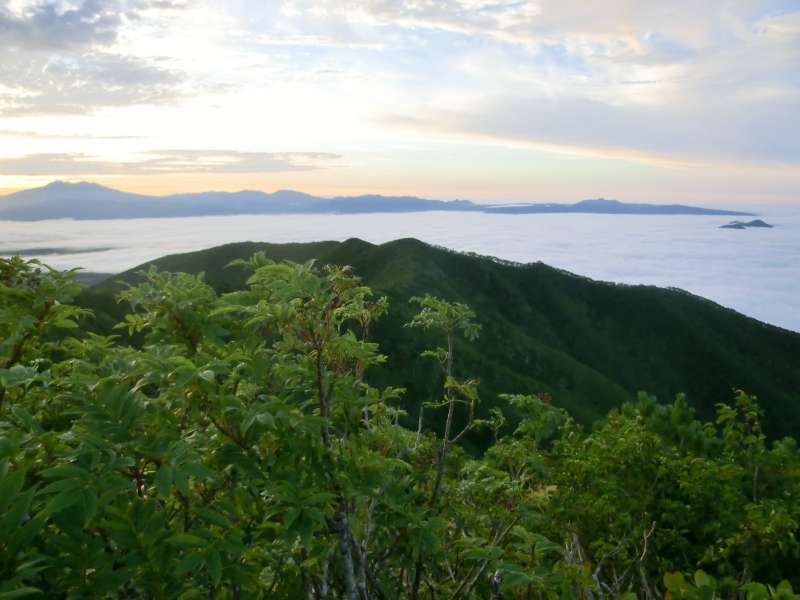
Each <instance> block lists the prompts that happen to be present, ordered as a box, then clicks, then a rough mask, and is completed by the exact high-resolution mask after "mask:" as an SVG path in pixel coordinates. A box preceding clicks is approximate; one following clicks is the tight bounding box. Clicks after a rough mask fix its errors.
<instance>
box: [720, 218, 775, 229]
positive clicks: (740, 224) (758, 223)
mask: <svg viewBox="0 0 800 600" xmlns="http://www.w3.org/2000/svg"><path fill="white" fill-rule="evenodd" d="M751 227H761V228H762V229H764V228H766V229H772V228H773V227H774V225H770V224H769V223H766V222H765V221H762V220H761V219H753V220H752V221H747V222H744V221H731V222H730V223H728V224H727V225H720V229H749V228H751Z"/></svg>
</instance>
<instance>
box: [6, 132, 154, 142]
mask: <svg viewBox="0 0 800 600" xmlns="http://www.w3.org/2000/svg"><path fill="white" fill-rule="evenodd" d="M0 137H17V138H31V139H37V140H139V139H142V136H139V135H95V134H93V133H43V132H40V131H24V130H17V129H0Z"/></svg>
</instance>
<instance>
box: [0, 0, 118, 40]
mask: <svg viewBox="0 0 800 600" xmlns="http://www.w3.org/2000/svg"><path fill="white" fill-rule="evenodd" d="M118 7H119V6H118V4H117V3H115V2H104V1H102V0H85V1H84V2H83V3H81V4H80V5H78V7H77V8H68V9H66V10H59V8H58V6H57V5H56V4H55V3H52V2H51V3H41V4H35V5H33V6H28V7H26V8H25V9H24V10H23V11H22V12H21V14H14V13H13V12H12V11H11V10H10V9H9V8H8V7H3V6H0V32H2V41H3V46H4V48H5V49H8V48H17V49H21V50H24V51H31V50H36V49H39V50H64V49H74V48H78V49H82V48H88V47H91V46H94V45H98V44H99V45H109V44H111V43H113V42H114V41H116V39H117V33H118V31H119V28H120V26H121V25H122V15H121V14H120V12H119V11H118V10H115V8H118Z"/></svg>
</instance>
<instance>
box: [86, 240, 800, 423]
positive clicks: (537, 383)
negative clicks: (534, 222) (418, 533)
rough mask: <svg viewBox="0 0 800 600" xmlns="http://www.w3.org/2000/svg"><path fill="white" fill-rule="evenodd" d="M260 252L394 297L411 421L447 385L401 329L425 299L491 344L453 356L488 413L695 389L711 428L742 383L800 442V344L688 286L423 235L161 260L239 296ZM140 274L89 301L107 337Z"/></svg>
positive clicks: (413, 334) (388, 335)
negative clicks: (500, 402)
mask: <svg viewBox="0 0 800 600" xmlns="http://www.w3.org/2000/svg"><path fill="white" fill-rule="evenodd" d="M259 250H261V251H264V252H265V253H266V254H267V256H269V257H271V258H273V259H276V260H293V261H305V260H308V259H310V258H316V259H318V260H319V261H321V262H324V263H335V264H349V265H352V266H353V267H354V268H355V270H356V272H357V273H358V274H359V275H361V276H362V277H363V279H364V281H365V283H366V284H367V285H370V286H371V287H372V288H373V289H374V290H376V291H377V292H380V293H382V294H386V295H387V296H389V299H390V301H391V311H390V315H389V316H388V317H386V318H384V320H383V321H382V322H380V323H379V324H378V325H377V326H376V327H375V337H376V339H377V340H378V341H379V342H380V344H381V347H382V349H383V350H384V351H385V352H386V353H387V354H389V355H390V356H391V357H392V362H391V363H390V364H388V365H387V366H386V367H385V368H384V369H383V370H382V371H381V372H379V373H374V374H373V378H374V379H375V380H379V382H380V383H388V384H393V385H402V386H405V387H406V388H408V394H407V397H408V398H409V404H410V405H409V406H408V409H409V411H410V412H411V413H414V412H415V410H416V404H417V403H418V402H419V400H420V399H428V398H430V397H431V395H433V394H436V393H437V390H439V389H441V388H440V383H441V382H440V380H439V378H438V376H437V373H436V371H435V370H434V368H433V366H432V365H431V364H429V363H426V362H425V361H424V360H422V359H419V358H417V357H418V354H419V352H420V351H421V349H422V348H423V346H424V343H425V340H424V339H422V338H421V337H420V333H419V332H418V331H409V330H407V329H404V328H403V327H402V324H403V323H404V322H406V321H407V320H408V319H409V318H410V316H411V314H412V313H413V308H412V307H410V306H409V305H408V298H409V297H411V296H413V295H421V294H424V293H426V292H429V293H431V294H434V295H437V296H440V297H442V298H445V299H448V300H455V301H461V302H465V303H467V304H469V305H470V306H472V307H473V308H474V309H475V311H476V312H477V314H478V319H479V321H480V322H481V323H482V325H483V332H482V335H481V338H480V340H479V342H478V343H477V344H475V345H473V346H463V347H457V349H456V352H457V355H456V361H457V366H458V369H457V370H459V371H460V374H462V375H470V376H477V377H479V378H480V380H481V394H482V398H483V399H484V408H486V407H488V406H491V405H492V404H494V403H496V395H497V393H499V392H531V391H535V392H546V393H548V394H550V395H551V396H552V398H553V401H554V402H555V403H556V404H558V405H560V406H563V407H565V408H567V409H568V410H570V411H571V412H572V413H573V415H575V417H576V418H578V419H579V420H580V421H582V422H584V423H589V422H591V421H592V420H594V419H596V418H598V417H600V416H601V415H603V414H604V413H605V412H606V411H607V410H608V409H609V408H611V407H613V406H616V405H618V404H619V403H621V402H623V401H624V400H627V399H630V398H632V397H633V396H634V395H635V393H636V392H637V391H638V390H646V391H648V392H649V393H651V394H655V395H657V396H658V397H659V398H660V399H662V400H669V399H671V398H672V397H673V396H674V395H675V394H677V393H679V392H685V393H686V394H687V395H688V397H689V400H690V402H691V403H692V404H693V405H694V406H695V407H696V408H697V410H698V412H699V415H700V417H701V418H705V419H708V418H711V417H712V415H713V407H714V404H715V403H716V402H721V401H727V400H728V399H729V398H730V397H731V388H734V387H738V388H742V389H745V390H747V391H748V392H750V393H751V394H755V395H757V396H758V397H759V399H760V402H761V404H762V406H763V407H764V408H766V410H767V427H768V432H769V433H770V434H772V435H795V434H796V431H797V428H798V426H800V334H797V333H793V332H790V331H786V330H783V329H780V328H777V327H773V326H769V325H765V324H763V323H760V322H758V321H756V320H754V319H750V318H748V317H745V316H743V315H741V314H739V313H736V312H734V311H732V310H728V309H725V308H723V307H721V306H719V305H717V304H714V303H713V302H710V301H708V300H705V299H702V298H699V297H697V296H693V295H691V294H688V293H686V292H682V291H680V290H672V289H663V288H656V287H651V286H627V285H616V284H610V283H603V282H597V281H592V280H590V279H586V278H583V277H578V276H575V275H572V274H570V273H567V272H564V271H561V270H558V269H554V268H552V267H548V266H547V265H544V264H541V263H534V264H528V265H513V264H509V263H503V262H500V261H497V260H495V259H492V258H488V257H481V256H474V255H466V254H460V253H455V252H451V251H448V250H444V249H440V248H436V247H432V246H429V245H426V244H424V243H422V242H420V241H417V240H413V239H404V240H397V241H394V242H390V243H387V244H382V245H373V244H369V243H367V242H364V241H361V240H357V239H351V240H347V241H346V242H341V243H339V242H318V243H313V244H280V245H278V244H264V243H239V244H229V245H225V246H220V247H218V248H212V249H209V250H203V251H200V252H192V253H188V254H180V255H173V256H168V257H164V258H161V259H159V260H156V261H154V262H153V263H152V264H156V265H157V266H158V267H159V268H161V269H164V270H170V271H185V272H190V273H196V272H200V271H204V272H205V273H206V279H207V281H208V282H209V283H210V284H211V285H213V286H214V287H215V288H216V289H217V290H219V291H230V290H233V289H236V288H238V287H241V286H242V285H243V283H244V281H245V279H246V276H247V274H246V273H245V272H243V271H241V270H238V269H226V268H225V265H227V264H228V263H229V262H230V261H231V260H233V259H235V258H240V257H248V256H250V255H252V254H253V253H254V252H256V251H259ZM139 269H140V268H137V269H134V270H132V271H129V272H127V273H123V274H122V275H120V276H118V277H116V278H112V279H109V280H107V281H104V282H102V283H100V284H99V285H96V286H95V287H93V288H90V289H89V290H87V291H86V292H85V293H84V295H83V297H82V299H81V301H82V302H83V304H85V305H87V306H89V307H91V308H94V309H95V310H96V311H97V312H98V313H99V318H98V326H99V327H100V328H101V329H102V328H104V327H107V326H108V325H109V324H110V323H112V322H114V321H116V320H117V319H118V318H119V316H121V314H122V313H123V312H124V310H123V307H120V306H118V305H116V304H115V303H114V302H113V300H112V296H113V293H114V292H115V291H117V290H118V289H120V285H121V284H120V281H121V280H122V281H129V282H133V281H136V275H135V272H136V271H138V270H139ZM412 405H413V406H412Z"/></svg>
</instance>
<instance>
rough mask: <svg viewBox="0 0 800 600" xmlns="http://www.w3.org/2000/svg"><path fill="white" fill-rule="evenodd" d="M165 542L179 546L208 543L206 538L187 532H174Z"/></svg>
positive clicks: (188, 546)
mask: <svg viewBox="0 0 800 600" xmlns="http://www.w3.org/2000/svg"><path fill="white" fill-rule="evenodd" d="M167 542H168V543H169V544H172V545H173V546H178V547H180V548H197V547H200V546H205V545H206V544H208V540H204V539H203V538H201V537H197V536H196V535H191V534H188V533H176V534H175V535H173V536H172V537H171V538H169V539H168V540H167Z"/></svg>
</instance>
